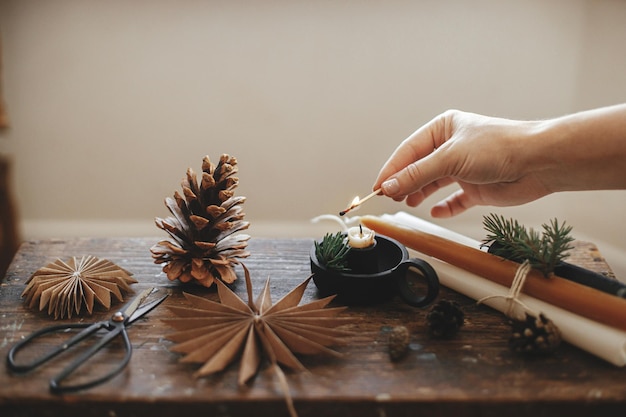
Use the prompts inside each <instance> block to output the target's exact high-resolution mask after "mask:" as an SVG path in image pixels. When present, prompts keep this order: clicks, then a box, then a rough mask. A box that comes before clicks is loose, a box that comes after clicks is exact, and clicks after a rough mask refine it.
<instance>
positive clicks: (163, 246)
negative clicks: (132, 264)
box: [150, 154, 250, 287]
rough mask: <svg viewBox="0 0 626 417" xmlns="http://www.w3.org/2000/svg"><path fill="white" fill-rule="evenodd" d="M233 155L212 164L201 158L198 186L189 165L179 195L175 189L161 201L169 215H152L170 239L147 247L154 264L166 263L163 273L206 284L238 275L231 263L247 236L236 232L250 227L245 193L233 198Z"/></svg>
mask: <svg viewBox="0 0 626 417" xmlns="http://www.w3.org/2000/svg"><path fill="white" fill-rule="evenodd" d="M237 170H238V169H237V159H235V158H234V157H231V156H229V155H226V154H224V155H222V156H221V158H220V160H219V162H218V164H217V165H214V164H213V163H211V161H210V160H209V157H208V156H205V157H204V159H203V160H202V178H201V181H200V183H199V184H198V181H197V178H196V174H195V173H194V172H193V170H192V169H191V168H189V169H188V170H187V176H186V177H185V178H184V179H183V181H182V183H181V187H182V190H183V195H180V194H179V193H178V192H175V193H174V198H171V197H167V198H166V199H165V205H166V206H167V208H168V209H169V211H170V213H171V214H172V216H171V217H167V218H165V219H162V218H158V217H157V218H156V220H155V222H156V225H157V227H159V228H160V229H162V230H165V231H166V232H167V233H168V234H169V236H170V238H169V239H167V240H163V241H161V242H159V243H157V244H156V245H154V246H153V247H152V248H151V249H150V251H151V252H152V257H153V258H154V262H155V263H157V264H165V265H164V266H163V272H165V273H166V274H167V277H168V278H169V279H170V280H172V281H173V280H176V279H178V280H180V281H182V282H190V281H193V282H197V283H199V284H201V285H204V286H205V287H210V286H211V285H213V282H214V281H216V280H220V279H221V280H222V281H224V282H227V283H232V282H233V281H235V279H237V275H236V274H235V272H234V270H233V266H234V265H235V264H237V263H238V260H237V258H245V257H247V256H249V255H250V253H249V252H248V251H246V247H247V245H248V239H250V236H249V235H246V234H236V233H237V232H239V231H241V230H244V229H247V228H248V226H249V225H250V224H249V223H248V222H247V221H244V220H243V218H244V213H243V208H242V204H243V202H244V201H245V197H241V196H240V197H235V196H234V191H233V190H234V189H235V188H236V187H237V185H238V183H239V179H238V178H237V177H235V176H234V174H236V173H237Z"/></svg>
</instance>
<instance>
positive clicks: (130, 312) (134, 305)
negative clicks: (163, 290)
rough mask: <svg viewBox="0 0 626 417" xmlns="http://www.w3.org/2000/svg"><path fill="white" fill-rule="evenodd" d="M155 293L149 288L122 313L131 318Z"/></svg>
mask: <svg viewBox="0 0 626 417" xmlns="http://www.w3.org/2000/svg"><path fill="white" fill-rule="evenodd" d="M152 291H154V288H147V289H145V290H143V291H142V292H140V293H139V294H138V295H137V296H136V297H135V299H134V300H133V301H131V302H130V303H128V304H127V305H126V307H125V308H124V310H123V311H122V312H123V313H124V315H125V316H126V317H131V316H132V315H133V314H134V313H135V310H137V308H138V307H139V306H140V305H141V304H143V302H144V301H145V300H146V298H147V297H148V296H149V295H150V294H151V293H152Z"/></svg>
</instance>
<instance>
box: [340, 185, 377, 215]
mask: <svg viewBox="0 0 626 417" xmlns="http://www.w3.org/2000/svg"><path fill="white" fill-rule="evenodd" d="M380 192H381V189H380V188H379V189H378V190H376V191H373V192H372V193H371V194H369V195H368V196H366V197H363V199H362V200H361V199H359V197H358V196H356V197H355V198H354V200H352V203H351V204H350V207H348V208H347V209H345V210H343V211H340V212H339V215H340V216H343V215H345V214H346V213H348V212H349V211H350V210H354V209H355V208H357V207H359V206H360V205H361V204H363V203H365V202H366V201H367V200H369V199H370V198H372V197H374V196H376V195H378V194H380Z"/></svg>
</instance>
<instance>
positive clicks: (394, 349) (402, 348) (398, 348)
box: [388, 326, 411, 362]
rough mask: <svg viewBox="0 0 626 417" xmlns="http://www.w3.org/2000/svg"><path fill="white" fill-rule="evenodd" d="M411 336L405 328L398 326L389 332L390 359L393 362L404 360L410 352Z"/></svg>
mask: <svg viewBox="0 0 626 417" xmlns="http://www.w3.org/2000/svg"><path fill="white" fill-rule="evenodd" d="M410 338H411V336H410V335H409V330H408V329H407V328H406V327H404V326H396V327H394V328H393V329H391V331H390V332H389V343H388V346H389V357H390V358H391V360H392V361H394V362H395V361H398V360H400V359H402V358H403V357H404V356H405V355H406V353H407V352H408V350H409V341H410Z"/></svg>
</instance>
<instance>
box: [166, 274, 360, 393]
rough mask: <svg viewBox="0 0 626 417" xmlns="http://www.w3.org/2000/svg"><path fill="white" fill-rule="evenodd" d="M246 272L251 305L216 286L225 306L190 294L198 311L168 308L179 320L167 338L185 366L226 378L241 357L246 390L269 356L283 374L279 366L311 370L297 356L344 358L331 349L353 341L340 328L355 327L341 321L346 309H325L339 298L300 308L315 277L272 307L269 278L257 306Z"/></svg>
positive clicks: (170, 322) (172, 321) (172, 322)
mask: <svg viewBox="0 0 626 417" xmlns="http://www.w3.org/2000/svg"><path fill="white" fill-rule="evenodd" d="M242 266H243V268H244V272H245V278H246V288H247V292H248V302H247V303H246V302H244V301H243V300H242V299H241V298H239V297H238V296H237V295H236V294H235V293H234V292H232V291H231V290H230V289H229V288H228V287H227V286H226V285H224V284H223V283H222V282H220V281H216V284H217V289H218V295H219V298H220V301H221V303H218V302H215V301H211V300H208V299H206V298H202V297H198V296H194V295H191V294H187V293H185V294H184V295H185V297H186V298H187V300H188V301H189V302H190V303H191V305H192V307H175V306H170V307H168V308H169V309H170V310H171V311H172V312H173V313H174V314H176V315H177V316H178V318H175V319H165V320H164V321H165V322H166V323H167V324H168V325H170V326H172V327H173V328H175V329H176V330H177V332H175V333H172V334H169V335H168V336H166V337H167V338H168V339H169V340H172V341H173V342H175V343H176V344H175V345H174V346H173V347H172V348H171V350H172V351H174V352H179V353H184V354H185V355H186V356H184V357H183V358H182V359H181V361H182V362H188V363H203V364H204V365H203V366H202V367H201V368H200V369H199V370H198V371H197V372H196V373H195V376H196V377H202V376H206V375H210V374H213V373H216V372H220V371H222V370H224V369H225V368H226V367H227V366H228V365H229V364H231V363H232V362H234V361H236V360H237V359H238V358H239V357H240V358H241V359H240V365H239V384H240V385H244V384H245V383H246V382H248V381H249V380H250V379H251V378H252V377H253V376H254V375H255V374H256V373H257V371H258V369H259V366H260V363H261V359H262V357H263V356H264V357H265V358H266V359H267V360H268V361H269V363H270V365H272V367H273V368H274V369H275V370H276V371H277V372H280V367H279V365H283V366H286V367H288V368H290V369H293V370H304V369H305V368H304V366H303V365H302V363H301V362H300V361H299V360H298V359H297V358H296V356H295V354H306V355H308V354H320V353H322V354H330V355H334V356H338V355H339V353H338V352H336V351H335V350H332V349H330V348H329V347H328V346H331V345H339V344H342V342H344V341H345V338H346V337H348V336H351V335H352V333H351V332H349V331H347V330H345V329H339V328H337V327H338V326H340V325H344V324H347V323H349V322H350V321H351V319H349V318H347V317H337V314H338V313H340V312H341V311H343V310H344V309H345V308H346V307H332V308H325V307H326V306H327V305H328V304H329V303H330V302H331V301H332V300H333V298H334V296H330V297H326V298H323V299H320V300H316V301H313V302H311V303H308V304H304V305H301V306H298V304H299V302H300V300H301V299H302V296H303V294H304V290H305V289H306V286H307V284H308V283H309V281H310V280H311V277H309V278H308V279H306V280H305V281H304V282H302V283H301V284H300V285H298V286H297V287H296V288H294V289H293V290H292V291H291V292H289V293H288V294H287V295H285V296H284V297H283V298H282V299H280V300H279V301H278V302H277V303H276V304H272V300H271V296H270V286H269V278H268V280H267V281H266V282H265V286H264V287H263V290H262V291H261V293H260V294H259V296H258V298H257V300H256V301H253V299H252V298H253V296H252V284H251V281H250V273H249V271H248V269H247V268H246V267H245V265H243V264H242ZM279 376H280V375H279Z"/></svg>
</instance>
